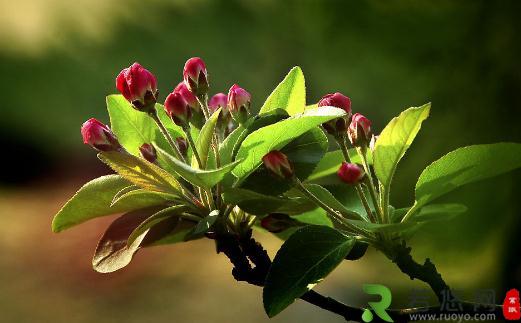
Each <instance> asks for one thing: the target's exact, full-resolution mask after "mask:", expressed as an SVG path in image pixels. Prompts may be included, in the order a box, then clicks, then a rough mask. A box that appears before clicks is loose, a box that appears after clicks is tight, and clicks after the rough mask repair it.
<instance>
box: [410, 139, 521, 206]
mask: <svg viewBox="0 0 521 323" xmlns="http://www.w3.org/2000/svg"><path fill="white" fill-rule="evenodd" d="M519 167H521V144H517V143H498V144H488V145H474V146H468V147H463V148H459V149H456V150H454V151H452V152H450V153H448V154H447V155H445V156H443V157H441V158H440V159H438V160H437V161H435V162H433V163H432V164H430V165H429V166H427V168H425V169H424V170H423V172H422V173H421V175H420V178H419V179H418V182H417V183H416V190H415V191H416V205H415V206H414V209H418V208H419V207H421V206H422V205H425V204H426V203H428V202H430V201H432V200H434V199H436V198H438V197H440V196H442V195H444V194H447V193H449V192H451V191H452V190H454V189H456V188H458V187H460V186H462V185H465V184H469V183H472V182H476V181H479V180H482V179H485V178H489V177H493V176H497V175H499V174H502V173H506V172H509V171H511V170H514V169H516V168H519Z"/></svg>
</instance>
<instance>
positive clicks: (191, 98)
mask: <svg viewBox="0 0 521 323" xmlns="http://www.w3.org/2000/svg"><path fill="white" fill-rule="evenodd" d="M173 92H177V93H179V94H181V96H182V97H183V99H184V100H185V101H186V103H187V104H188V105H189V106H190V108H192V109H194V110H199V102H197V98H196V97H195V95H194V94H193V93H192V92H190V90H189V89H188V88H187V87H186V84H185V83H184V82H180V83H179V84H177V86H176V87H175V89H174V91H173Z"/></svg>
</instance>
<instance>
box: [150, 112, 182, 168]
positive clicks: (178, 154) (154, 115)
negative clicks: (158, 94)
mask: <svg viewBox="0 0 521 323" xmlns="http://www.w3.org/2000/svg"><path fill="white" fill-rule="evenodd" d="M148 115H149V116H150V117H151V118H152V119H153V120H154V121H155V123H156V124H157V127H158V128H159V130H160V131H161V133H162V134H163V136H164V137H165V139H166V141H168V144H169V145H170V147H172V149H173V150H174V153H175V155H176V157H177V159H179V160H181V161H182V162H184V163H186V160H185V158H184V157H183V154H181V152H180V151H179V147H177V145H176V144H175V142H174V140H173V139H172V136H171V135H170V133H169V132H168V130H167V129H166V128H165V125H163V123H162V122H161V119H159V116H158V115H157V111H156V110H155V109H154V111H153V112H151V113H149V114H148Z"/></svg>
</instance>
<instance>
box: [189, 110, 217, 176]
mask: <svg viewBox="0 0 521 323" xmlns="http://www.w3.org/2000/svg"><path fill="white" fill-rule="evenodd" d="M220 114H221V109H218V110H217V111H215V112H214V113H213V114H212V116H211V117H210V118H208V120H207V121H206V123H205V124H204V126H203V128H202V129H201V132H200V133H199V136H198V137H197V141H196V143H195V147H196V149H197V152H198V153H199V157H200V158H201V163H202V164H203V165H202V167H201V168H202V169H204V168H206V163H207V161H208V154H209V152H210V147H211V145H212V138H213V134H214V130H215V126H216V125H217V120H218V118H219V115H220ZM192 167H194V168H199V165H198V163H197V159H196V158H195V156H194V157H192Z"/></svg>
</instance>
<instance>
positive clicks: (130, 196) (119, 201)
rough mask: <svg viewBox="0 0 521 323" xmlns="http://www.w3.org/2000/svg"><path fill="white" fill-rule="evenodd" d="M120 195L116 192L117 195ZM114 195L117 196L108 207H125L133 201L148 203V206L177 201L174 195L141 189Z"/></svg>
mask: <svg viewBox="0 0 521 323" xmlns="http://www.w3.org/2000/svg"><path fill="white" fill-rule="evenodd" d="M119 193H121V191H120V192H118V194H119ZM118 194H116V195H117V196H115V197H114V199H113V200H112V203H111V204H110V207H118V206H120V205H125V204H127V203H129V202H132V201H133V200H139V201H142V202H143V203H145V202H146V203H148V204H149V205H164V204H166V203H168V202H169V201H175V200H177V197H176V196H175V195H170V194H166V193H161V192H152V191H147V190H144V189H142V188H138V189H134V190H131V191H128V192H125V193H124V194H119V195H118Z"/></svg>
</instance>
